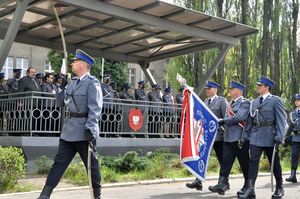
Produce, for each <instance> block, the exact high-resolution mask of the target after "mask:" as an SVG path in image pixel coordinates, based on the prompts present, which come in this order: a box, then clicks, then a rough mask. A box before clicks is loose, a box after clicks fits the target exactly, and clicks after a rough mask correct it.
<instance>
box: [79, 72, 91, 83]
mask: <svg viewBox="0 0 300 199" xmlns="http://www.w3.org/2000/svg"><path fill="white" fill-rule="evenodd" d="M89 74H90V72H87V73H84V74H83V75H82V76H81V77H80V78H79V79H80V81H81V80H82V79H83V78H84V77H85V76H86V75H89Z"/></svg>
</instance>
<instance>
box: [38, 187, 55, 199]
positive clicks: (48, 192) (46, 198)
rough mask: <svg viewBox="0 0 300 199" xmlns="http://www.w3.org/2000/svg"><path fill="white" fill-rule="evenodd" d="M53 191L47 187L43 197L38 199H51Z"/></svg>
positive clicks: (44, 189)
mask: <svg viewBox="0 0 300 199" xmlns="http://www.w3.org/2000/svg"><path fill="white" fill-rule="evenodd" d="M52 190H53V188H52V187H50V186H48V185H45V186H44V188H43V190H42V192H41V195H40V196H39V197H38V198H37V199H50V195H51V193H52Z"/></svg>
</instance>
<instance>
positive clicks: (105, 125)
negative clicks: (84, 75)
mask: <svg viewBox="0 0 300 199" xmlns="http://www.w3.org/2000/svg"><path fill="white" fill-rule="evenodd" d="M109 82H110V77H109V76H104V77H103V83H102V84H101V90H102V93H103V108H102V113H101V122H100V127H101V131H100V132H102V133H106V132H112V128H111V122H110V121H109V118H108V117H109V115H110V114H111V113H112V109H111V106H112V96H111V93H110V88H109Z"/></svg>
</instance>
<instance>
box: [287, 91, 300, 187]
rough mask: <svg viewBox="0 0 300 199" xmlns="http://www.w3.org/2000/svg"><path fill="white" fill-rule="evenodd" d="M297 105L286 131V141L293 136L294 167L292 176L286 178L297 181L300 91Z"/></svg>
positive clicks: (288, 180) (297, 96)
mask: <svg viewBox="0 0 300 199" xmlns="http://www.w3.org/2000/svg"><path fill="white" fill-rule="evenodd" d="M295 105H296V109H295V110H294V111H292V112H291V114H290V119H291V123H290V125H289V128H288V131H287V133H286V139H285V143H286V142H287V139H289V136H292V138H291V139H292V169H291V176H290V177H288V178H286V179H285V180H286V181H287V182H292V183H297V177H296V173H297V167H298V160H299V155H300V93H298V94H296V95H295ZM292 134H293V135H292Z"/></svg>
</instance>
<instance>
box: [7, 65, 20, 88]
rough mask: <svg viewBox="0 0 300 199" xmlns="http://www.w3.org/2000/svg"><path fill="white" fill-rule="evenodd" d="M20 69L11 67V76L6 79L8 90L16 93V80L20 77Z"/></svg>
mask: <svg viewBox="0 0 300 199" xmlns="http://www.w3.org/2000/svg"><path fill="white" fill-rule="evenodd" d="M21 72H22V69H19V68H15V69H13V78H10V79H8V80H7V86H8V92H9V93H17V92H18V90H19V89H18V87H19V86H18V85H19V84H18V82H19V80H20V79H21Z"/></svg>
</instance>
